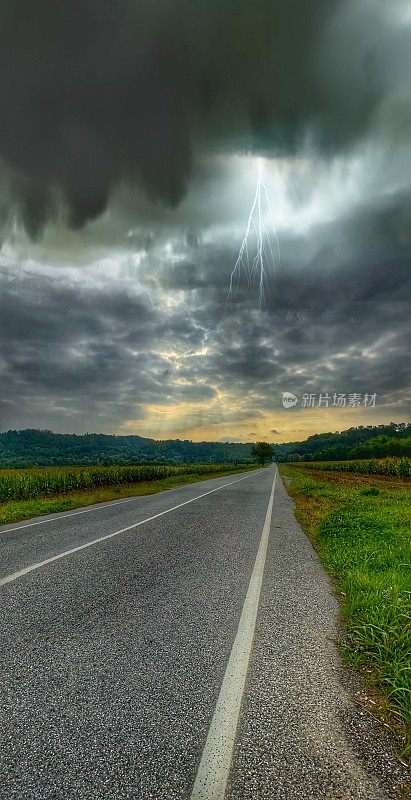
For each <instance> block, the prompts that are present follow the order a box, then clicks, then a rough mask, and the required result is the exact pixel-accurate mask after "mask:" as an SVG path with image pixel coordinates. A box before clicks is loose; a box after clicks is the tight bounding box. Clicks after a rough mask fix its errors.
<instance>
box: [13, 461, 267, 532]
mask: <svg viewBox="0 0 411 800" xmlns="http://www.w3.org/2000/svg"><path fill="white" fill-rule="evenodd" d="M255 467H256V464H238V465H233V464H185V465H184V466H181V467H172V466H168V465H163V466H161V465H150V464H149V465H146V466H136V467H132V466H130V467H48V468H47V467H46V468H42V469H11V470H0V525H3V524H5V523H10V522H17V521H18V520H22V519H28V518H30V517H34V516H39V515H42V514H51V513H55V512H57V511H67V510H69V509H73V508H78V507H79V506H86V505H92V504H93V503H101V502H105V501H107V500H115V499H118V498H120V497H130V496H135V495H145V494H154V493H155V492H160V491H164V490H165V489H171V488H173V487H175V486H178V485H181V484H183V483H194V482H196V481H201V480H205V479H207V478H218V477H220V476H223V475H232V474H235V473H237V472H243V471H245V470H250V469H253V468H255Z"/></svg>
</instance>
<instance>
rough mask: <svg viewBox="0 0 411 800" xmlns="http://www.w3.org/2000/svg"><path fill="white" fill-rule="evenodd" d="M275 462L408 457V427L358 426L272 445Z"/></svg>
mask: <svg viewBox="0 0 411 800" xmlns="http://www.w3.org/2000/svg"><path fill="white" fill-rule="evenodd" d="M274 449H275V452H276V456H277V460H278V461H345V460H346V459H351V458H384V457H385V456H410V455H411V425H410V424H407V423H405V422H390V423H389V425H367V426H363V425H360V426H359V427H357V428H348V430H346V431H341V432H339V431H337V432H336V433H317V434H314V435H313V436H309V437H308V439H306V440H305V441H304V442H286V443H285V444H275V445H274Z"/></svg>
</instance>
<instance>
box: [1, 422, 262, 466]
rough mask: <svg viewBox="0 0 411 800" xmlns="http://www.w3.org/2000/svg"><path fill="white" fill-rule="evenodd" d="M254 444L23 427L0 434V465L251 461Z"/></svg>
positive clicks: (222, 462) (233, 462) (227, 462)
mask: <svg viewBox="0 0 411 800" xmlns="http://www.w3.org/2000/svg"><path fill="white" fill-rule="evenodd" d="M251 460H252V459H251V444H237V443H230V442H191V441H188V440H180V439H169V440H166V441H156V440H155V439H145V438H143V437H142V436H114V435H113V436H111V435H107V434H103V433H86V434H84V435H82V436H78V435H76V434H66V433H64V434H62V433H53V432H52V431H39V430H32V429H28V430H23V431H7V432H6V433H0V467H31V466H51V465H52V466H64V465H74V464H79V465H82V464H83V465H86V464H104V465H110V464H146V463H148V462H149V463H161V464H198V463H202V464H235V463H242V464H244V463H248V462H249V461H251Z"/></svg>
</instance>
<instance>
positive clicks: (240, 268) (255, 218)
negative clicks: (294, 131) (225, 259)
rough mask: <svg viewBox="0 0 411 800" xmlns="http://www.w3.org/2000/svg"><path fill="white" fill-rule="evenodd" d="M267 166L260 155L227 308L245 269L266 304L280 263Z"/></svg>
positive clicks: (233, 270) (248, 279) (260, 299)
mask: <svg viewBox="0 0 411 800" xmlns="http://www.w3.org/2000/svg"><path fill="white" fill-rule="evenodd" d="M263 167H264V164H263V159H262V158H258V159H257V161H256V173H257V183H256V189H255V194H254V199H253V202H252V205H251V209H250V213H249V216H248V222H247V228H246V232H245V236H244V239H243V241H242V243H241V247H240V250H239V252H238V256H237V260H236V262H235V264H234V267H233V269H232V272H231V276H230V286H229V290H228V295H227V302H226V309H227V306H228V304H229V302H230V300H231V299H232V298H233V297H235V294H236V293H237V290H238V287H239V284H240V278H241V274H242V272H244V273H245V276H246V278H247V282H248V285H249V286H250V284H251V281H254V280H256V281H257V283H258V292H257V303H258V306H259V308H263V306H264V305H265V301H266V297H267V296H268V295H269V283H268V279H269V275H270V273H272V274H274V275H275V269H276V262H278V264H280V243H279V241H278V236H277V233H276V230H275V227H274V223H273V218H272V211H271V202H270V194H269V191H268V188H267V185H266V183H265V181H264V177H263ZM252 169H253V168H252ZM251 171H252V170H250V172H251ZM247 177H248V176H247V175H246V178H247ZM244 180H245V179H244ZM266 220H267V221H268V224H269V228H270V230H271V231H272V237H273V239H274V240H275V245H273V244H272V241H271V238H270V234H269V231H268V229H267V224H266Z"/></svg>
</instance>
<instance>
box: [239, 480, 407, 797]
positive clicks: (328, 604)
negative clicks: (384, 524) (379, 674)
mask: <svg viewBox="0 0 411 800" xmlns="http://www.w3.org/2000/svg"><path fill="white" fill-rule="evenodd" d="M293 509H294V504H293V502H292V500H291V498H289V496H288V495H287V493H286V491H285V489H284V486H283V484H282V482H281V481H279V482H278V485H277V490H276V496H275V502H274V512H273V520H272V529H271V538H270V544H269V551H268V554H267V562H266V568H265V575H264V582H263V588H262V595H261V599H260V609H259V615H258V620H257V628H256V634H255V639H254V650H253V655H252V661H251V666H250V670H249V673H248V678H247V686H246V691H245V695H244V698H243V704H242V711H241V718H240V723H239V728H238V731H237V741H236V745H235V751H234V759H233V763H232V769H231V775H230V781H229V788H228V792H227V796H226V797H227V800H240V799H241V800H243V799H244V798H261V800H263V798H267V800H268V798H270V800H273V798H275V800H324V798H327V800H328V799H330V800H391V799H392V798H398V797H399V796H401V794H400V791H401V786H404V784H406V783H407V782H408V781H409V777H410V776H409V773H408V771H407V769H406V768H404V767H403V766H402V765H401V764H400V763H399V762H398V760H397V758H396V750H395V744H394V742H393V741H392V740H391V737H390V736H389V735H388V734H386V732H385V729H384V728H383V727H382V726H381V725H380V724H379V723H378V722H377V721H375V720H374V719H373V718H372V717H370V716H369V715H368V714H366V713H365V712H364V711H363V710H362V709H361V708H360V707H359V706H358V705H357V704H356V703H355V702H354V697H355V693H356V692H360V691H361V687H360V686H359V685H358V684H357V683H356V681H355V679H354V678H352V676H350V674H349V673H348V672H347V671H346V670H344V668H343V667H342V664H341V661H340V658H339V655H338V651H337V648H336V646H335V640H336V637H337V629H338V616H339V609H338V603H337V600H336V598H335V596H334V594H333V591H332V587H331V583H330V581H329V579H328V577H327V575H326V574H325V572H324V570H323V568H322V567H321V565H320V563H319V561H318V558H317V556H316V553H315V551H314V549H313V547H312V545H311V543H310V542H309V540H308V538H307V537H306V535H305V534H304V533H303V531H302V529H301V527H300V526H299V524H298V523H297V521H296V519H295V517H294V513H293Z"/></svg>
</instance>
